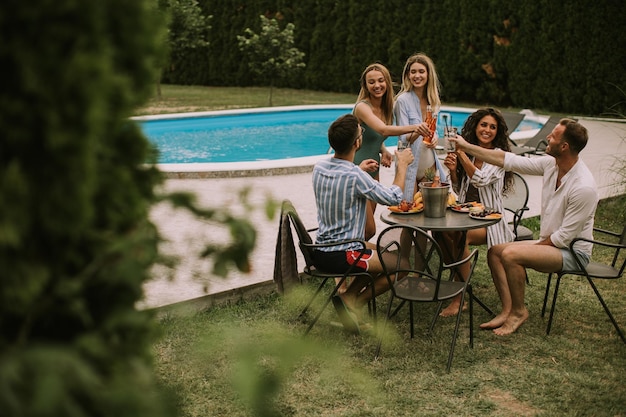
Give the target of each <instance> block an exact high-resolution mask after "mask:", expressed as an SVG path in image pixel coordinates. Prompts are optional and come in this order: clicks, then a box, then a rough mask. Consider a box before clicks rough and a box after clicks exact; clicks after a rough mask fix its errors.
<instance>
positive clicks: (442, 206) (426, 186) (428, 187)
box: [419, 168, 450, 217]
mask: <svg viewBox="0 0 626 417" xmlns="http://www.w3.org/2000/svg"><path fill="white" fill-rule="evenodd" d="M425 179H426V181H423V182H420V184H419V187H420V191H421V192H422V198H423V200H424V216H426V217H445V215H446V209H447V208H448V194H449V192H450V184H448V183H447V182H440V179H439V175H437V170H435V169H432V168H429V169H428V170H426V173H425Z"/></svg>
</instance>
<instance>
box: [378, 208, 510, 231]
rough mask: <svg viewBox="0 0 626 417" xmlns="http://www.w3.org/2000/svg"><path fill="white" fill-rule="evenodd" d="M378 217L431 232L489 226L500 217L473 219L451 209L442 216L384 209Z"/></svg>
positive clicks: (388, 222) (385, 220) (392, 222)
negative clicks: (398, 212)
mask: <svg viewBox="0 0 626 417" xmlns="http://www.w3.org/2000/svg"><path fill="white" fill-rule="evenodd" d="M380 219H381V220H382V221H383V222H385V223H387V224H406V225H409V226H415V227H419V228H420V229H424V230H430V231H432V232H454V231H456V232H463V231H465V232H466V231H468V230H470V229H480V228H481V227H487V226H491V225H492V224H496V223H498V222H499V221H500V220H502V219H473V218H471V217H470V216H469V214H468V213H460V212H456V211H453V210H451V209H447V210H446V215H445V216H444V217H426V216H425V215H424V212H423V211H422V212H420V213H412V214H397V213H394V212H392V211H389V210H387V209H385V210H384V211H383V213H382V214H381V215H380Z"/></svg>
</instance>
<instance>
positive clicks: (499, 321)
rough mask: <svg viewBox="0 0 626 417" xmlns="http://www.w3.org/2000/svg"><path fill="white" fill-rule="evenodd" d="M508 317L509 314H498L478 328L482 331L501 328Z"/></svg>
mask: <svg viewBox="0 0 626 417" xmlns="http://www.w3.org/2000/svg"><path fill="white" fill-rule="evenodd" d="M508 317H509V313H500V314H498V315H497V316H495V317H494V318H493V319H491V320H490V321H488V322H487V323H482V324H481V325H480V328H481V329H483V330H491V329H497V328H498V327H500V326H502V325H503V324H504V323H505V322H506V319H507V318H508Z"/></svg>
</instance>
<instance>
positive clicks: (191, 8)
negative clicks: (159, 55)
mask: <svg viewBox="0 0 626 417" xmlns="http://www.w3.org/2000/svg"><path fill="white" fill-rule="evenodd" d="M159 8H160V9H161V10H163V11H164V12H165V13H166V14H167V16H168V17H169V22H168V34H167V41H168V45H169V50H170V51H171V56H170V59H169V62H168V64H167V65H165V68H164V71H165V72H166V73H167V72H175V71H176V70H177V64H178V63H180V62H184V61H186V60H188V59H193V52H194V51H196V50H199V51H202V53H207V47H208V46H209V45H210V41H209V33H210V30H211V26H210V24H209V21H210V20H211V18H212V16H204V15H203V14H202V9H200V6H198V2H197V0H160V1H159Z"/></svg>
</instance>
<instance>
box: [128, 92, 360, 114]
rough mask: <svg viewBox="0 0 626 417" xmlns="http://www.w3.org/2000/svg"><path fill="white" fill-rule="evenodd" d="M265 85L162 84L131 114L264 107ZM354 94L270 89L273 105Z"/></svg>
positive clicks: (332, 100) (342, 100) (339, 99)
mask: <svg viewBox="0 0 626 417" xmlns="http://www.w3.org/2000/svg"><path fill="white" fill-rule="evenodd" d="M268 100H269V88H262V87H197V86H179V85H163V86H161V98H158V97H156V95H155V97H153V98H151V99H150V100H149V101H148V103H147V104H146V105H145V106H143V107H142V108H140V109H138V110H137V111H136V112H135V114H134V116H143V115H149V114H164V113H183V112H194V111H209V110H227V109H239V108H249V107H266V106H268ZM355 100H356V93H355V94H345V93H328V92H320V91H310V90H292V89H285V88H274V92H273V95H272V102H273V104H274V106H294V105H305V104H348V103H354V102H355Z"/></svg>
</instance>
